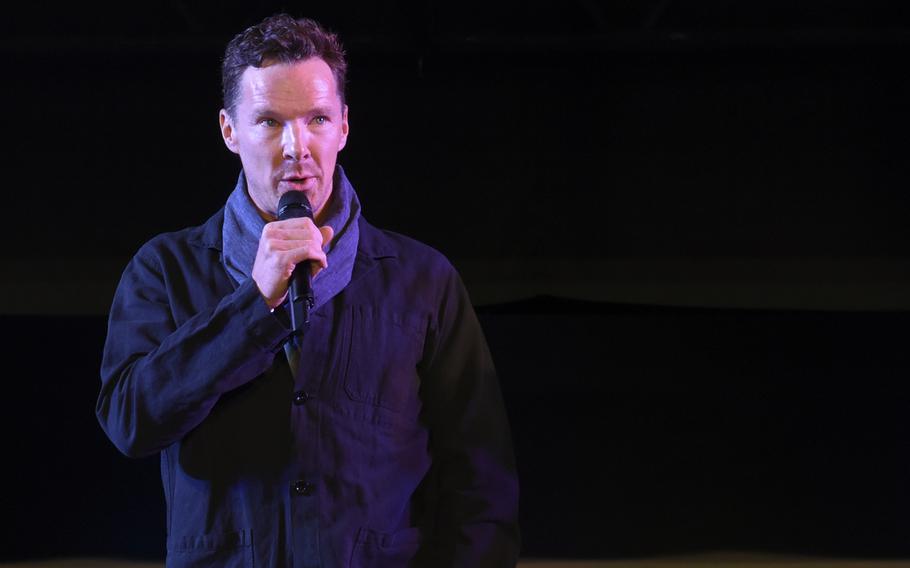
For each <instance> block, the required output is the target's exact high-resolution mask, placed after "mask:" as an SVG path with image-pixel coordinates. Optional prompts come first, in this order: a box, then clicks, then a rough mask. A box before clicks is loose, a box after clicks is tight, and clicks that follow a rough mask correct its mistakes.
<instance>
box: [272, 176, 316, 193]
mask: <svg viewBox="0 0 910 568" xmlns="http://www.w3.org/2000/svg"><path fill="white" fill-rule="evenodd" d="M279 185H281V186H284V187H286V188H288V189H295V190H298V191H303V190H307V189H312V188H313V187H315V185H316V178H315V177H312V176H299V177H298V176H288V177H284V178H281V181H280V182H279Z"/></svg>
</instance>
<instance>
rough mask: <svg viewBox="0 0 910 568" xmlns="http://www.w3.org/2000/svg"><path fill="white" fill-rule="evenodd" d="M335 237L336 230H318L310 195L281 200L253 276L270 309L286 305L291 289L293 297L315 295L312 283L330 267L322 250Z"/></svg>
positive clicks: (296, 194)
mask: <svg viewBox="0 0 910 568" xmlns="http://www.w3.org/2000/svg"><path fill="white" fill-rule="evenodd" d="M333 236H334V231H333V230H332V227H330V226H328V225H326V226H324V227H316V224H315V223H314V222H313V213H312V208H311V207H310V204H309V200H308V199H307V197H306V194H304V193H303V192H302V191H288V192H287V193H285V194H284V195H282V196H281V200H280V201H279V202H278V220H277V221H273V222H271V223H267V224H266V226H265V228H264V229H263V230H262V236H261V237H260V239H259V249H258V250H257V252H256V260H255V261H254V263H253V272H252V278H253V280H254V281H255V282H256V285H257V286H258V288H259V292H260V293H261V294H262V296H263V298H265V301H266V303H267V304H268V305H269V307H270V308H275V307H276V306H278V305H280V304H281V302H283V301H284V298H285V297H286V296H287V294H288V289H289V288H295V289H294V290H292V297H297V298H299V299H300V300H301V301H306V299H305V298H306V297H307V295H308V294H309V295H311V294H312V291H311V290H312V289H311V288H310V287H309V285H310V279H311V278H312V277H313V276H315V275H316V274H318V273H319V271H320V270H322V269H323V268H325V267H326V266H328V263H327V260H326V255H325V252H324V251H323V250H322V249H323V246H325V245H327V244H328V243H329V242H330V241H331V240H332V237H333ZM298 265H299V268H298ZM308 290H310V291H309V292H308ZM295 329H296V328H295Z"/></svg>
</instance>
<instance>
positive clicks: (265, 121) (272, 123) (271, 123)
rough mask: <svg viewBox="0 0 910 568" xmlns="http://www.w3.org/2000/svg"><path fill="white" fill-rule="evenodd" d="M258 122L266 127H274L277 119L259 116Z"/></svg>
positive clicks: (276, 124)
mask: <svg viewBox="0 0 910 568" xmlns="http://www.w3.org/2000/svg"><path fill="white" fill-rule="evenodd" d="M258 124H259V125H261V126H265V127H267V128H275V127H276V126H278V121H277V120H275V119H274V118H260V119H259V123H258Z"/></svg>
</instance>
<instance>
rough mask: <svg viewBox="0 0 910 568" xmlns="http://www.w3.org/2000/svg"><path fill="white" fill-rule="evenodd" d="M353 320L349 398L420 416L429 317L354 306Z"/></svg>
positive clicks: (346, 381) (347, 385)
mask: <svg viewBox="0 0 910 568" xmlns="http://www.w3.org/2000/svg"><path fill="white" fill-rule="evenodd" d="M349 316H350V326H349V327H348V329H349V339H350V342H349V351H348V365H347V372H346V373H345V379H344V391H345V394H346V395H347V397H349V398H350V399H351V400H353V401H355V402H360V403H365V404H371V405H374V406H378V407H381V408H385V409H387V410H391V411H394V412H398V413H401V412H405V411H409V410H412V411H413V412H414V415H415V416H416V412H417V410H418V407H419V403H418V391H419V389H420V376H419V375H418V373H417V365H418V363H419V362H420V358H421V356H422V353H423V345H424V340H425V338H426V333H427V325H428V318H427V317H426V316H423V315H420V314H412V313H402V312H394V311H389V310H386V309H383V308H381V307H373V306H352V307H351V311H350V314H349Z"/></svg>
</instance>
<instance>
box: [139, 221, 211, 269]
mask: <svg viewBox="0 0 910 568" xmlns="http://www.w3.org/2000/svg"><path fill="white" fill-rule="evenodd" d="M223 222H224V210H223V209H222V210H219V211H218V212H217V213H215V214H214V215H213V216H212V217H210V218H209V219H208V220H207V221H206V222H205V223H203V224H201V225H196V226H194V227H186V228H184V229H179V230H176V231H167V232H164V233H160V234H158V235H156V236H154V237H152V238H151V239H149V240H148V241H147V242H146V243H145V244H143V245H142V246H141V247H140V248H139V250H138V251H137V252H136V258H138V259H143V260H148V259H152V258H158V259H161V258H164V257H173V256H186V255H188V254H192V252H193V251H197V250H198V251H204V250H207V249H212V250H216V251H220V250H221V246H222V245H221V227H222V224H223Z"/></svg>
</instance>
